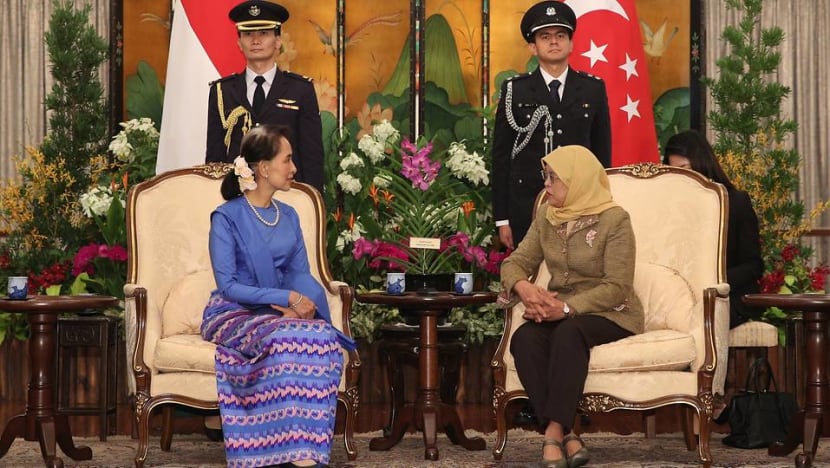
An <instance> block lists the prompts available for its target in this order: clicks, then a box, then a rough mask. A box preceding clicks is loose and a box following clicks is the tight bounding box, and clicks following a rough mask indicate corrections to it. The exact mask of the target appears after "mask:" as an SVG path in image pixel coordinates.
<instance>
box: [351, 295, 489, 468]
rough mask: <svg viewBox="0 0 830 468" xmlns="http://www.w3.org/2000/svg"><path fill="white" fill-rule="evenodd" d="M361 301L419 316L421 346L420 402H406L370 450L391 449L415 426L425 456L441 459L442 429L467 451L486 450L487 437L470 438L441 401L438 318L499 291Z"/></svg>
mask: <svg viewBox="0 0 830 468" xmlns="http://www.w3.org/2000/svg"><path fill="white" fill-rule="evenodd" d="M355 299H357V301H358V302H363V303H366V304H380V305H385V306H388V307H395V308H398V309H400V310H402V311H406V313H407V314H410V315H417V316H419V317H420V325H419V328H420V337H419V346H418V351H417V352H418V383H419V389H418V390H419V391H418V401H417V402H415V404H411V405H410V404H408V405H405V406H404V407H403V408H402V409H401V412H400V415H398V416H397V417H396V418H395V421H394V424H393V426H392V428H391V431H389V434H388V435H386V436H384V437H378V438H375V439H372V440H371V441H369V450H389V449H390V448H392V447H394V446H395V445H396V444H397V443H398V442H400V440H401V439H402V438H403V435H404V433H405V432H406V430H407V429H408V428H409V427H410V426H413V427H414V428H415V429H419V430H421V431H423V434H424V459H426V460H438V447H437V445H436V433H437V430H438V428H439V427H441V428H443V429H444V431H445V432H446V434H447V437H449V439H450V440H451V441H452V442H453V443H454V444H458V445H461V446H462V447H464V448H466V449H467V450H484V449H485V448H486V447H487V446H486V443H485V442H484V439H482V438H480V437H474V438H472V439H470V438H467V436H466V435H465V434H464V428H463V427H462V426H461V419H460V418H459V417H458V412H457V410H456V407H455V406H454V405H451V404H448V403H445V402H442V401H440V399H439V396H438V391H439V377H438V376H439V369H440V365H439V362H438V318H439V317H441V316H443V315H446V314H447V312H448V311H449V310H450V309H452V308H454V307H465V306H469V305H480V304H488V303H491V302H495V300H496V293H491V292H476V293H473V294H466V295H456V294H452V293H436V294H425V295H421V294H416V293H406V294H401V295H390V294H386V293H362V294H357V295H355Z"/></svg>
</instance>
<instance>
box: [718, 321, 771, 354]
mask: <svg viewBox="0 0 830 468" xmlns="http://www.w3.org/2000/svg"><path fill="white" fill-rule="evenodd" d="M770 346H778V329H777V328H776V327H775V325H771V324H769V323H766V322H746V323H742V324H740V325H738V326H737V327H735V328H733V329H731V330H729V347H730V348H756V347H763V348H769V347H770Z"/></svg>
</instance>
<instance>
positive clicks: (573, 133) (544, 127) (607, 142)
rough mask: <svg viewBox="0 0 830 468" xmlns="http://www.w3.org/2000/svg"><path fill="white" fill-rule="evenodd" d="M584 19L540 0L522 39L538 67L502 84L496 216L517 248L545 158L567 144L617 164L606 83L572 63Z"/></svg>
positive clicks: (506, 240)
mask: <svg viewBox="0 0 830 468" xmlns="http://www.w3.org/2000/svg"><path fill="white" fill-rule="evenodd" d="M576 24H577V18H576V14H574V11H573V10H572V9H571V7H569V6H568V5H567V4H566V3H562V2H558V1H545V2H539V3H537V4H535V5H533V6H532V7H530V9H528V10H527V12H526V13H525V14H524V17H523V18H522V22H521V25H520V29H521V34H522V37H523V38H524V39H525V41H527V46H528V49H529V50H530V52H531V53H532V54H533V55H534V56H536V58H537V59H538V62H539V67H538V68H537V69H536V70H535V71H533V72H532V73H526V74H522V75H517V76H514V77H512V78H509V79H507V80H505V81H504V83H502V86H501V94H500V100H499V105H498V109H497V111H496V122H495V130H494V136H493V146H492V150H491V155H492V158H493V159H492V161H493V166H492V168H493V172H492V174H493V215H494V217H495V219H496V226H498V231H499V240H500V241H501V243H502V245H504V246H506V247H508V248H511V249H513V248H515V247H516V246H517V245H518V244H519V242H521V240H522V239H523V238H524V236H525V234H526V233H527V230H528V228H529V227H530V221H531V218H532V213H533V204H534V200H536V196H537V195H538V194H539V192H540V191H541V190H542V188H543V187H544V181H543V180H542V178H541V177H540V176H539V168H540V165H541V163H540V162H539V160H540V159H541V158H542V157H543V156H545V155H547V154H548V153H550V152H551V151H553V150H554V149H556V148H557V147H559V146H565V145H581V146H585V147H587V148H588V149H590V150H591V151H592V152H593V153H594V154H595V155H596V156H597V159H599V161H600V162H601V163H602V165H603V166H605V167H610V165H611V123H610V119H609V112H608V98H607V95H606V92H605V84H604V83H603V82H602V80H600V79H599V78H597V77H595V76H592V75H589V74H587V73H584V72H581V71H578V70H574V69H573V68H570V67H569V66H568V57H569V56H570V54H571V52H572V51H573V41H572V39H573V34H574V32H575V31H576Z"/></svg>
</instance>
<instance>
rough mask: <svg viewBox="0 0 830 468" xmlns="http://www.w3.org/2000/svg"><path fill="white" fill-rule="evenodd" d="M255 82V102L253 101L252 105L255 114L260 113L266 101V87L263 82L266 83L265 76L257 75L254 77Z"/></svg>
mask: <svg viewBox="0 0 830 468" xmlns="http://www.w3.org/2000/svg"><path fill="white" fill-rule="evenodd" d="M254 82H256V89H255V90H254V102H252V103H251V107H252V108H253V110H254V114H259V110H260V109H261V108H262V104H264V103H265V89H264V88H263V87H262V83H265V77H264V76H262V75H257V77H256V78H254Z"/></svg>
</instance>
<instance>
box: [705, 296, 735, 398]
mask: <svg viewBox="0 0 830 468" xmlns="http://www.w3.org/2000/svg"><path fill="white" fill-rule="evenodd" d="M703 340H704V346H703V349H704V353H705V354H704V359H703V365H702V366H701V367H700V369H699V370H698V394H700V395H702V394H707V393H708V394H714V393H722V392H723V386H724V383H725V381H726V365H727V352H728V349H729V348H728V346H729V285H728V284H726V283H719V284H716V285H714V286H710V287H708V288H706V289H704V290H703Z"/></svg>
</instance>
